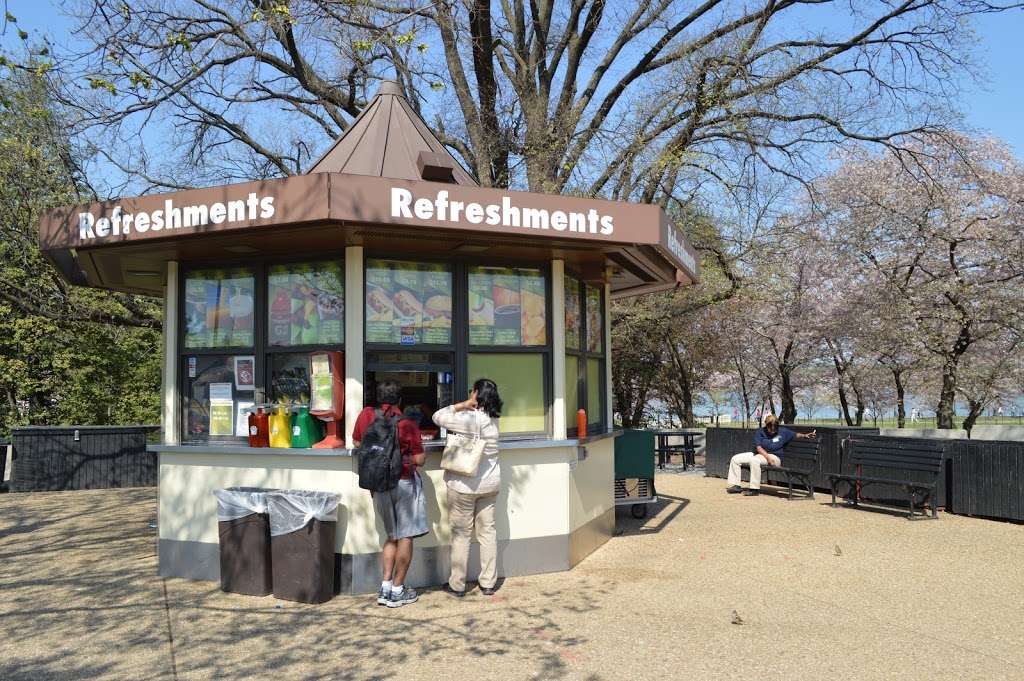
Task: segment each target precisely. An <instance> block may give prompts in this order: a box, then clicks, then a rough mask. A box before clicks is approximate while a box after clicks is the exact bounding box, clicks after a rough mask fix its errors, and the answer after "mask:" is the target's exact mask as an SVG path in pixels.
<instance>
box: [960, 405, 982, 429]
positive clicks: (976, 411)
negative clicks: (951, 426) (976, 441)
mask: <svg viewBox="0 0 1024 681" xmlns="http://www.w3.org/2000/svg"><path fill="white" fill-rule="evenodd" d="M967 404H968V405H969V406H970V408H971V410H970V411H969V412H967V418H965V419H964V424H963V428H964V430H966V431H967V435H968V436H970V434H971V428H973V427H974V423H975V421H977V420H978V417H979V416H981V413H982V412H983V411H984V410H985V405H984V403H982V402H977V401H975V400H969V401H968V403H967Z"/></svg>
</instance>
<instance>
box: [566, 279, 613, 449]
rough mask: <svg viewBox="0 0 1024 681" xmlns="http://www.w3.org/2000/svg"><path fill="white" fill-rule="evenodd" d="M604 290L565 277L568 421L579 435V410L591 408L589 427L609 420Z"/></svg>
mask: <svg viewBox="0 0 1024 681" xmlns="http://www.w3.org/2000/svg"><path fill="white" fill-rule="evenodd" d="M605 323H606V320H605V315H604V294H603V292H602V290H601V287H600V286H597V285H593V284H584V283H583V282H580V281H579V280H577V279H574V278H573V277H570V276H566V277H565V417H566V420H565V423H566V428H567V430H568V431H569V432H570V433H574V434H576V435H577V436H579V435H580V433H577V432H576V431H577V428H576V411H577V410H578V409H580V408H583V409H586V411H587V430H588V431H590V432H595V431H599V430H601V428H602V427H603V425H604V421H605V411H606V409H605V407H606V404H607V402H606V399H607V397H606V395H605V392H606V391H605V387H604V382H605V372H604V361H605V358H604V352H605V349H604V331H605Z"/></svg>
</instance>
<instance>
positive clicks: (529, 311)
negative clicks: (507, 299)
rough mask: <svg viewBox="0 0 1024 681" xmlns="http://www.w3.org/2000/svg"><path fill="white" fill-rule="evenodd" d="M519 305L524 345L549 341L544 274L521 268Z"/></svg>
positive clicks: (541, 343) (542, 343)
mask: <svg viewBox="0 0 1024 681" xmlns="http://www.w3.org/2000/svg"><path fill="white" fill-rule="evenodd" d="M519 284H520V292H519V306H520V308H521V309H522V322H521V325H520V326H521V330H522V337H521V342H522V344H523V345H544V344H545V343H547V314H546V312H547V311H546V307H545V305H544V299H545V295H544V275H543V274H541V273H540V272H532V271H530V270H520V275H519Z"/></svg>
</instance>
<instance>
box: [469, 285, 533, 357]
mask: <svg viewBox="0 0 1024 681" xmlns="http://www.w3.org/2000/svg"><path fill="white" fill-rule="evenodd" d="M544 283H545V282H544V274H543V272H541V271H540V270H534V269H522V268H507V267H471V268H470V269H469V343H470V345H503V346H509V345H526V346H528V345H545V344H546V343H547V309H546V306H545V285H544Z"/></svg>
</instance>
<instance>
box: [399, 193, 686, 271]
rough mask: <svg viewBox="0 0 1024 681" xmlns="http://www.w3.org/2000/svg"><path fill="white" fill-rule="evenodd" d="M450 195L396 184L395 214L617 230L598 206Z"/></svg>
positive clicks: (564, 229)
mask: <svg viewBox="0 0 1024 681" xmlns="http://www.w3.org/2000/svg"><path fill="white" fill-rule="evenodd" d="M448 197H449V194H448V192H447V191H446V190H443V189H442V190H441V191H439V192H437V195H436V196H434V197H433V198H430V197H419V198H417V197H415V196H413V193H412V192H411V191H409V190H408V189H403V188H402V187H392V188H391V217H393V218H407V219H410V220H434V221H436V222H459V221H460V220H463V219H464V220H465V221H466V222H468V223H470V224H472V225H479V224H486V225H490V226H491V227H497V226H499V225H501V226H503V227H517V228H520V229H541V230H554V231H556V232H575V233H577V234H604V235H605V236H607V235H609V234H612V233H613V232H614V231H615V218H614V217H613V216H611V215H602V214H600V213H598V212H597V210H596V209H594V208H591V209H590V210H588V211H587V212H586V213H580V212H574V211H561V210H555V211H549V210H547V209H544V208H527V207H522V208H521V207H519V206H516V205H515V204H513V202H512V197H510V196H503V197H501V203H487V204H482V203H475V202H471V203H466V202H463V201H453V200H450V199H449V198H448ZM691 260H692V258H691Z"/></svg>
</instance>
